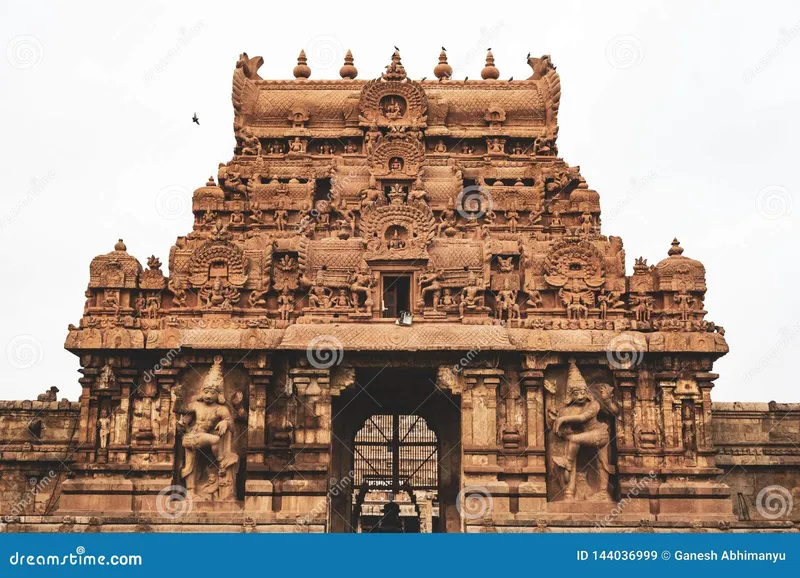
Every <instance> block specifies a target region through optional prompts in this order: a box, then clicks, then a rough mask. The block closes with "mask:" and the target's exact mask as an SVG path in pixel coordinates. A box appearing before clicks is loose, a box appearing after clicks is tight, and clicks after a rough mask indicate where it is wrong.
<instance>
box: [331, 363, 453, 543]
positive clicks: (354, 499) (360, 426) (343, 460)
mask: <svg viewBox="0 0 800 578" xmlns="http://www.w3.org/2000/svg"><path fill="white" fill-rule="evenodd" d="M460 403H461V400H460V398H459V397H458V396H453V395H451V394H449V393H447V392H444V391H442V390H440V389H439V388H437V387H436V385H435V372H434V371H433V370H412V369H405V368H403V369H399V368H396V367H388V366H387V367H385V368H382V369H380V368H379V369H360V370H357V373H356V385H355V386H354V387H353V388H350V389H348V390H346V391H345V392H343V393H342V395H341V396H340V397H339V398H334V401H333V419H332V424H333V434H334V435H333V442H332V445H333V447H332V455H331V458H332V466H331V472H332V476H331V477H332V479H335V480H337V481H344V482H347V483H342V482H339V487H346V491H342V492H337V495H333V496H332V497H331V514H330V524H331V531H333V532H364V533H367V532H406V533H408V532H420V531H422V532H458V531H459V527H460V520H459V516H458V512H457V511H456V508H455V505H456V497H457V495H458V490H459V477H458V476H459V471H460V466H461V464H460V459H461V448H460V439H461V432H460V422H461V419H460Z"/></svg>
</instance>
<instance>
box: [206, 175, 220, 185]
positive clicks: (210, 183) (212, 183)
mask: <svg viewBox="0 0 800 578" xmlns="http://www.w3.org/2000/svg"><path fill="white" fill-rule="evenodd" d="M206 186H207V187H216V186H217V183H215V182H214V177H213V176H212V177H208V182H207V183H206Z"/></svg>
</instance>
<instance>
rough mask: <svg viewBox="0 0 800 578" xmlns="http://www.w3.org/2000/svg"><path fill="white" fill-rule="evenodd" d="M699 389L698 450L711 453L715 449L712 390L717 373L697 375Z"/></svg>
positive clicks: (697, 405)
mask: <svg viewBox="0 0 800 578" xmlns="http://www.w3.org/2000/svg"><path fill="white" fill-rule="evenodd" d="M694 377H695V379H696V380H697V387H698V388H699V389H700V400H698V402H697V403H696V404H695V408H696V411H697V413H696V416H697V450H698V451H699V452H706V451H711V450H712V449H713V447H714V441H713V439H712V431H711V389H712V388H713V387H714V380H715V379H717V378H718V377H719V374H717V373H709V372H706V371H700V372H697V373H696V374H695V376H694Z"/></svg>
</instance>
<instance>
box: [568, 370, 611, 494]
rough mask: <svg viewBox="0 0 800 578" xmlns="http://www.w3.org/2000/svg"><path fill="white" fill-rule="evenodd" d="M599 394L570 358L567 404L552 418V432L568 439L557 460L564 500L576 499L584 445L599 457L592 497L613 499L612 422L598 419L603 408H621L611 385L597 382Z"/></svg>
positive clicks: (596, 457) (609, 409) (604, 409)
mask: <svg viewBox="0 0 800 578" xmlns="http://www.w3.org/2000/svg"><path fill="white" fill-rule="evenodd" d="M595 389H596V392H597V395H596V396H595V395H592V393H591V392H590V391H589V387H588V385H587V384H586V380H585V379H584V378H583V375H581V372H580V370H579V369H578V366H577V365H575V361H574V360H570V363H569V372H568V375H567V396H566V402H565V405H564V406H563V407H562V408H561V410H560V411H559V412H558V415H557V417H556V418H555V421H554V422H553V432H554V433H555V434H556V435H557V436H559V437H561V438H563V439H564V440H566V442H567V447H566V451H565V455H564V456H556V457H555V458H554V460H553V461H554V462H555V464H556V466H558V467H559V468H560V469H561V470H562V474H563V478H564V482H565V486H564V488H563V495H564V500H565V501H571V500H574V499H575V490H576V484H577V481H578V471H577V458H578V452H579V451H580V449H581V448H588V449H590V450H591V451H592V452H593V453H594V459H596V460H597V465H596V468H595V469H596V471H597V473H598V477H599V483H598V487H597V489H596V491H595V493H594V494H593V495H592V496H590V499H595V500H610V499H611V495H610V493H609V483H608V482H609V474H610V472H611V465H610V459H609V442H610V439H611V438H610V433H609V426H608V424H607V423H604V422H602V421H600V420H599V419H598V416H599V414H600V413H601V411H606V412H607V413H609V414H611V415H612V416H614V415H616V414H617V413H618V411H619V408H618V406H617V404H616V402H615V401H614V400H613V389H612V388H611V386H610V385H607V384H599V385H597V386H595Z"/></svg>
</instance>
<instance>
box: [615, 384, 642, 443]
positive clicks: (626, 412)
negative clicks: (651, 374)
mask: <svg viewBox="0 0 800 578" xmlns="http://www.w3.org/2000/svg"><path fill="white" fill-rule="evenodd" d="M638 377H639V374H638V372H636V371H628V370H616V371H614V380H615V382H616V386H617V389H619V391H620V396H621V399H620V401H621V411H620V414H619V415H618V416H617V449H618V451H619V452H620V453H633V452H635V451H636V440H635V436H634V428H635V427H636V423H635V417H634V412H636V411H637V407H636V405H637V404H636V403H635V400H636V386H637V382H638Z"/></svg>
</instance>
